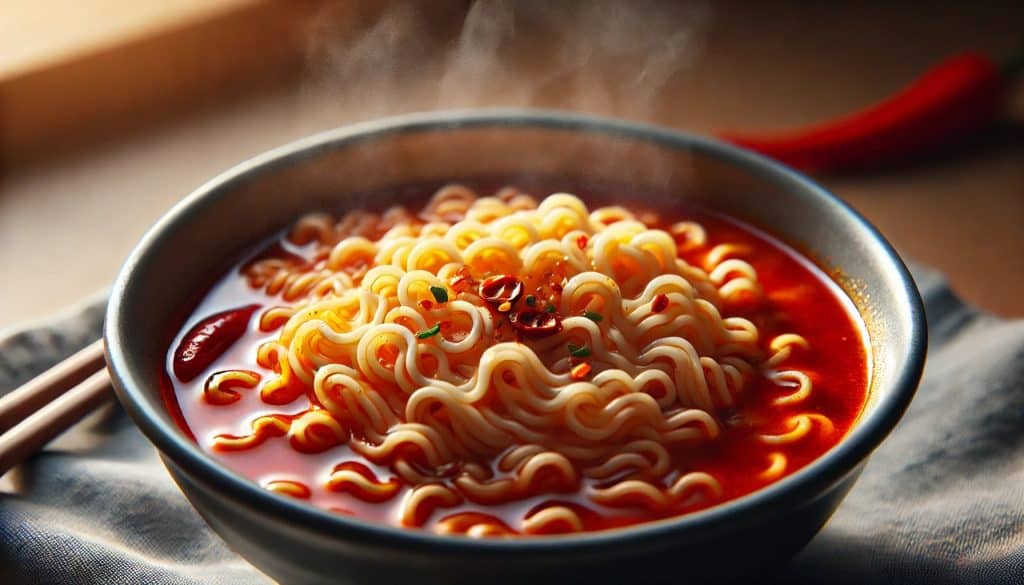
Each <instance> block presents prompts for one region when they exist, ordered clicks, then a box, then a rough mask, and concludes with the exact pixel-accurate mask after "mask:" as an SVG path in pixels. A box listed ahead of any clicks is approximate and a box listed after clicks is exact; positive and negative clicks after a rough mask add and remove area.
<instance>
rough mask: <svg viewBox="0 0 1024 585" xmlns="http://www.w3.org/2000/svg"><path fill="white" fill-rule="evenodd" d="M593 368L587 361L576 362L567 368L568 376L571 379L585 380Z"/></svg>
mask: <svg viewBox="0 0 1024 585" xmlns="http://www.w3.org/2000/svg"><path fill="white" fill-rule="evenodd" d="M593 369H594V368H592V367H591V366H590V364H588V363H587V362H583V363H580V364H576V365H575V366H573V367H572V369H571V370H569V377H570V378H572V379H573V380H585V379H586V378H587V376H588V375H590V371H591V370H593Z"/></svg>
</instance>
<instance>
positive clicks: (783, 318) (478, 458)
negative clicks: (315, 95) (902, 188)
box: [165, 185, 869, 537]
mask: <svg viewBox="0 0 1024 585" xmlns="http://www.w3.org/2000/svg"><path fill="white" fill-rule="evenodd" d="M627 195H628V194H623V197H624V198H625V197H626V196H627ZM588 200H589V199H588ZM624 200H626V199H624ZM857 319H858V318H857V317H856V311H855V309H854V308H853V306H852V303H851V302H850V301H849V299H847V298H846V297H845V296H844V295H843V293H842V291H841V290H840V289H839V287H838V286H836V285H835V284H834V283H833V282H832V281H831V280H830V279H829V278H828V277H827V276H826V275H825V274H824V273H823V272H822V271H821V270H820V269H818V268H817V267H816V266H814V264H813V263H811V262H810V261H808V260H807V259H806V258H804V257H802V256H800V255H799V254H797V253H796V252H794V251H793V250H792V249H790V248H788V247H786V246H785V245H783V244H782V243H780V242H779V241H777V240H775V239H773V238H771V237H770V236H767V235H766V234H764V233H763V232H760V231H758V230H756V229H754V228H751V227H749V226H746V225H744V224H742V223H740V222H738V221H735V220H733V219H730V218H726V217H723V216H721V215H719V214H715V213H712V212H707V211H697V210H682V211H679V210H677V211H674V212H672V213H667V212H664V211H662V212H659V213H654V212H650V211H641V210H640V209H638V208H632V209H631V208H629V207H628V206H614V205H612V206H598V205H593V206H589V207H588V205H587V203H586V202H585V201H584V200H583V199H581V198H578V197H576V196H574V195H571V194H567V193H555V194H550V195H547V196H544V197H537V196H534V195H531V194H528V193H525V192H523V191H520V190H518V189H516V188H511V187H506V188H504V189H501V190H498V191H495V192H493V193H484V194H478V193H476V192H474V191H472V190H471V189H469V188H467V187H463V186H459V185H449V186H446V187H443V188H441V189H439V190H437V192H436V193H434V194H433V195H432V196H431V197H430V198H429V200H428V201H427V203H426V204H425V205H417V206H413V205H410V206H408V207H394V208H391V209H388V210H385V211H383V212H380V213H373V212H370V211H365V210H355V211H349V212H347V213H343V214H341V215H330V214H327V213H312V214H309V215H306V216H303V217H301V218H299V219H298V220H297V221H296V222H295V223H294V224H293V226H292V227H291V228H290V229H289V230H288V231H286V232H285V233H283V234H281V235H280V236H278V237H277V238H275V239H274V240H273V241H272V242H270V243H268V244H267V245H266V246H264V247H263V248H262V249H259V250H255V251H254V252H253V253H252V254H251V255H250V256H249V257H248V258H246V259H244V260H243V261H242V262H240V263H239V264H238V265H237V266H236V267H235V268H234V269H232V270H231V271H230V272H229V273H228V274H226V275H224V276H223V278H221V279H220V280H219V281H218V283H217V284H216V285H215V286H214V287H213V288H212V289H211V290H210V291H209V293H208V294H207V295H206V296H205V298H204V299H203V300H202V301H201V302H200V303H199V305H198V307H196V309H195V310H194V311H193V312H192V314H191V316H189V317H188V319H186V321H185V323H183V325H182V327H181V329H180V331H179V332H178V334H177V335H176V337H175V338H174V340H173V342H172V344H171V346H170V348H169V351H168V356H167V362H166V368H167V370H166V374H167V375H166V388H165V392H166V399H167V403H168V406H169V408H171V410H172V411H173V412H174V413H175V414H176V416H177V417H178V419H179V422H180V424H181V425H182V427H183V428H184V429H185V430H186V431H187V432H189V433H190V434H191V436H193V437H194V439H195V440H196V442H197V443H198V444H199V446H200V447H201V448H202V449H203V450H205V451H207V452H208V453H210V454H211V455H213V456H214V457H215V458H217V459H218V460H219V461H221V462H222V463H223V464H224V465H226V466H228V467H229V468H231V469H234V470H236V471H238V472H240V473H241V474H243V475H245V476H246V477H249V478H251V479H252V480H253V481H255V482H258V483H259V484H260V485H262V486H264V487H265V488H266V489H269V490H272V491H275V492H278V493H281V494H284V495H287V496H290V497H294V498H299V499H303V500H307V501H308V502H310V503H311V504H312V505H316V506H320V507H323V508H325V509H328V510H331V511H334V512H337V513H339V514H346V515H352V516H356V517H359V518H362V519H366V520H371V521H377V522H384V523H389V524H393V525H399V526H404V527H409V528H418V529H425V530H431V531H434V532H438V533H443V534H462V535H469V536H475V537H500V536H510V535H527V534H557V533H568V532H578V531H587V530H602V529H607V528H611V527H618V526H626V525H631V524H636V523H640V522H645V521H650V520H655V519H660V518H666V517H671V516H676V515H680V514H685V513H689V512H693V511H696V510H701V509H704V508H707V507H710V506H714V505H716V504H719V503H722V502H725V501H729V500H731V499H734V498H737V497H740V496H743V495H745V494H748V493H750V492H752V491H754V490H757V489H759V488H761V487H763V486H765V485H768V484H770V483H772V482H774V481H777V480H779V479H780V478H782V477H785V476H786V475H789V474H791V473H793V472H794V471H796V470H798V469H800V468H801V467H803V466H805V465H807V464H808V463H809V462H810V461H812V460H814V459H815V458H816V457H818V456H820V455H821V454H822V453H824V452H825V451H826V450H828V449H829V448H831V447H832V446H833V445H835V444H836V443H837V442H838V441H839V440H840V438H841V437H842V436H843V435H844V434H845V433H846V432H847V431H848V429H849V428H850V426H851V425H852V424H853V422H854V420H855V419H856V418H857V416H858V414H859V412H860V410H861V408H862V406H863V404H864V401H865V397H866V393H867V381H868V375H869V363H868V357H867V355H868V353H867V348H866V347H865V341H864V335H863V334H862V327H861V326H860V324H859V321H858V320H857Z"/></svg>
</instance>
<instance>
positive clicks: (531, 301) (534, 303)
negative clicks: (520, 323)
mask: <svg viewBox="0 0 1024 585" xmlns="http://www.w3.org/2000/svg"><path fill="white" fill-rule="evenodd" d="M526 304H527V305H529V306H531V307H536V306H537V297H535V296H533V295H526Z"/></svg>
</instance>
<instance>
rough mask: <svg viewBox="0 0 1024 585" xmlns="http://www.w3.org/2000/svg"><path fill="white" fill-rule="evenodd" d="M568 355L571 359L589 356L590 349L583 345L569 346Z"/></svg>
mask: <svg viewBox="0 0 1024 585" xmlns="http://www.w3.org/2000/svg"><path fill="white" fill-rule="evenodd" d="M569 355H571V356H572V357H579V358H582V357H587V356H588V355H590V348H589V347H587V346H585V345H575V344H572V343H570V344H569Z"/></svg>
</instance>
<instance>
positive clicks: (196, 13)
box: [0, 0, 317, 168]
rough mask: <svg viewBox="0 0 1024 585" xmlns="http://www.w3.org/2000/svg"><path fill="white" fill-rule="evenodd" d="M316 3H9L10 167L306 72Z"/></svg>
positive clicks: (1, 61)
mask: <svg viewBox="0 0 1024 585" xmlns="http://www.w3.org/2000/svg"><path fill="white" fill-rule="evenodd" d="M316 6H317V4H316V1H315V0H217V1H215V2H210V1H208V0H206V1H200V0H166V1H161V2H138V1H135V0H76V1H74V2H71V1H68V0H42V1H39V2H13V3H4V4H2V5H0V167H6V168H14V167H22V166H25V165H26V164H29V163H35V162H40V161H46V160H48V159H50V158H52V157H53V156H55V155H58V154H62V153H64V152H68V151H72V150H74V149H80V148H83V147H90V146H94V145H96V144H97V143H98V142H100V141H101V140H103V139H105V138H107V137H110V136H116V135H123V134H126V133H129V132H132V131H135V130H138V129H140V128H145V127H146V126H147V124H152V123H154V122H157V121H164V120H170V119H173V117H174V116H175V115H176V114H180V113H181V112H182V111H183V110H186V109H195V108H198V107H203V106H204V105H207V104H211V103H218V102H222V101H223V100H224V99H225V98H228V97H231V96H234V95H237V94H238V93H240V92H243V91H246V90H252V89H253V88H258V87H267V86H271V85H274V84H279V83H282V82H286V81H287V80H288V79H289V78H294V74H295V73H296V72H297V71H298V65H299V63H300V62H301V60H302V52H303V50H304V48H305V47H304V40H303V39H302V35H304V33H305V27H306V25H307V23H308V18H309V15H310V14H311V12H312V11H314V10H315V9H316Z"/></svg>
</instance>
